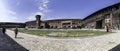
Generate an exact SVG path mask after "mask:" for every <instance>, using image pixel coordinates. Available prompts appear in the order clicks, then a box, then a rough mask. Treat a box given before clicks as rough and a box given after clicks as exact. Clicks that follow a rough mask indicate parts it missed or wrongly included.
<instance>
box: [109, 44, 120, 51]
mask: <svg viewBox="0 0 120 51" xmlns="http://www.w3.org/2000/svg"><path fill="white" fill-rule="evenodd" d="M109 51H120V44H119V45H117V46H115V47H113V48H112V49H110V50H109Z"/></svg>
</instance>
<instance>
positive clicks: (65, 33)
mask: <svg viewBox="0 0 120 51" xmlns="http://www.w3.org/2000/svg"><path fill="white" fill-rule="evenodd" d="M19 32H23V33H27V34H34V35H39V36H54V37H86V36H97V35H103V34H108V33H111V32H106V31H94V30H20V31H19Z"/></svg>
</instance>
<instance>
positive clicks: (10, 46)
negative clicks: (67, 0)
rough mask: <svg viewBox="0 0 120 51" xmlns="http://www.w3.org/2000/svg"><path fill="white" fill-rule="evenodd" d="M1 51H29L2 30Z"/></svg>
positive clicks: (0, 33)
mask: <svg viewBox="0 0 120 51" xmlns="http://www.w3.org/2000/svg"><path fill="white" fill-rule="evenodd" d="M0 51H28V50H27V49H25V48H24V47H22V46H21V45H19V44H18V43H17V42H16V41H14V40H13V39H11V38H10V37H9V36H8V35H6V34H3V33H2V29H0Z"/></svg>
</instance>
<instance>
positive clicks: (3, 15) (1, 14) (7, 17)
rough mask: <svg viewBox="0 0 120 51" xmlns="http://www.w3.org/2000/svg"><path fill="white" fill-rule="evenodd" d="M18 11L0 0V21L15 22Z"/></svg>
mask: <svg viewBox="0 0 120 51" xmlns="http://www.w3.org/2000/svg"><path fill="white" fill-rule="evenodd" d="M15 15H16V12H14V11H12V10H9V9H7V8H6V6H5V4H4V3H3V2H2V1H1V0H0V22H14V21H16V19H17V17H16V16H15Z"/></svg>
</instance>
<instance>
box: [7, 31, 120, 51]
mask: <svg viewBox="0 0 120 51" xmlns="http://www.w3.org/2000/svg"><path fill="white" fill-rule="evenodd" d="M7 34H8V35H9V36H10V37H11V38H13V39H14V40H15V41H16V42H18V43H19V44H20V45H22V46H23V47H25V48H26V49H28V50H30V51H108V50H111V51H112V50H115V48H114V47H115V46H117V45H119V44H120V32H117V33H112V34H107V35H102V36H95V37H86V38H69V39H62V38H50V37H41V36H35V35H29V34H24V33H19V34H18V38H17V39H15V38H14V32H13V31H10V30H7ZM119 47H120V46H119ZM118 51H119V50H118Z"/></svg>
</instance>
